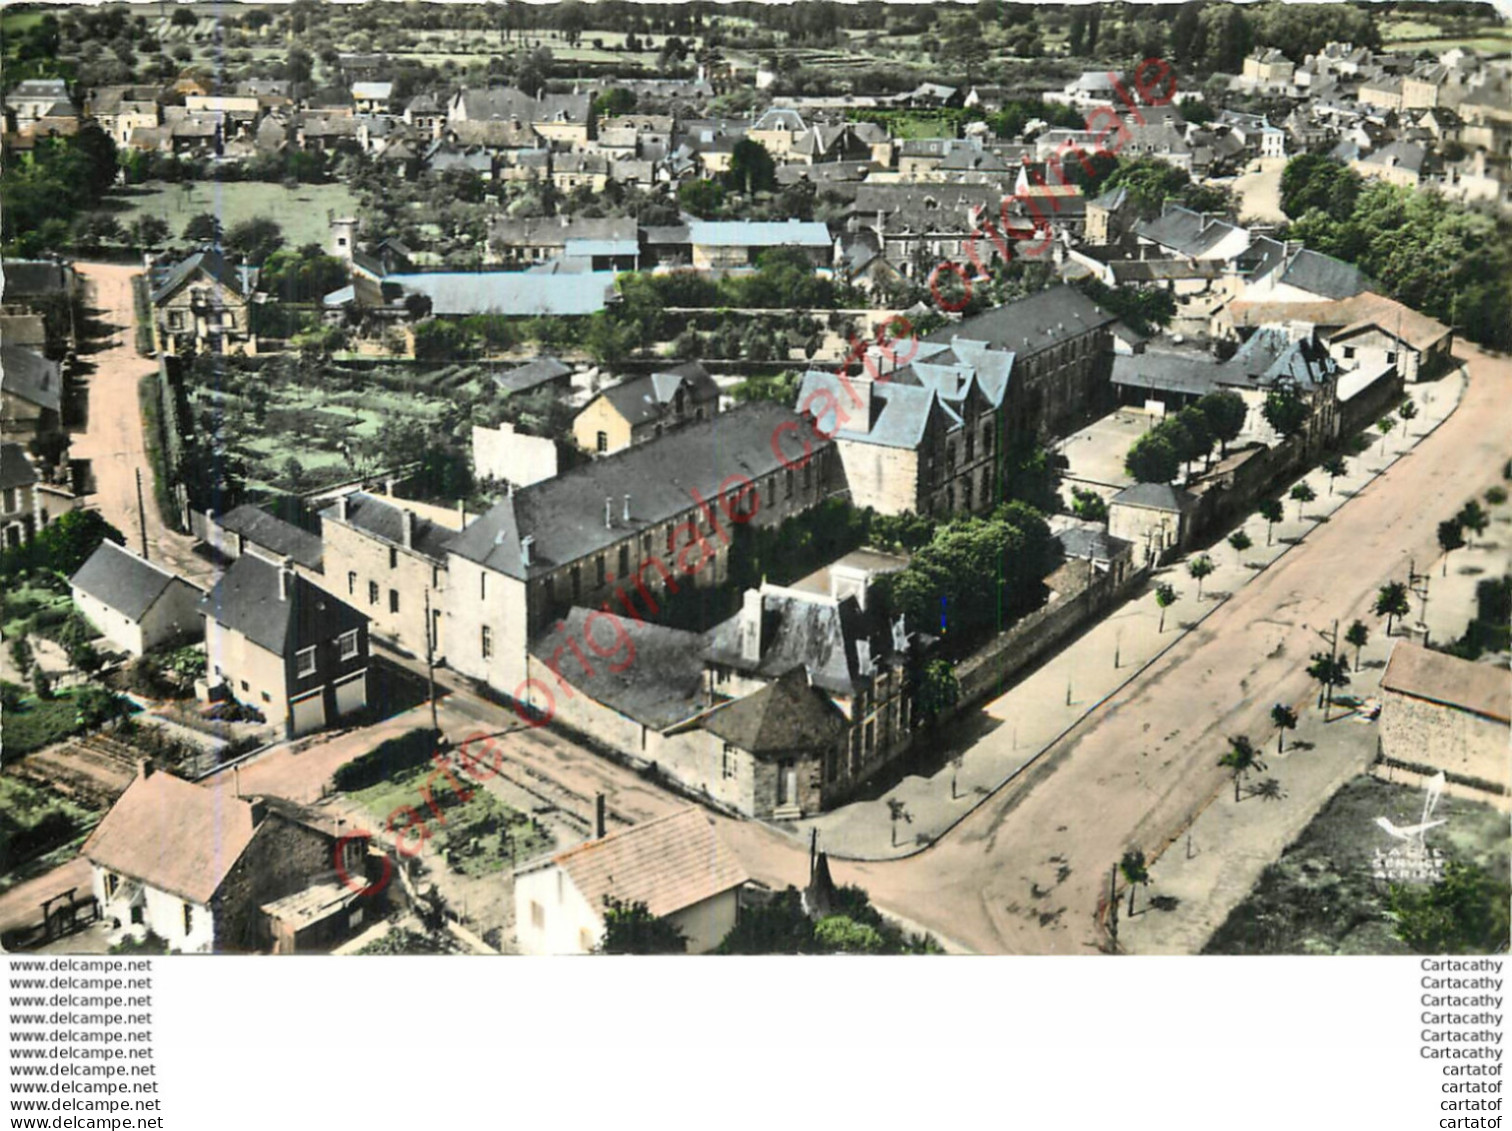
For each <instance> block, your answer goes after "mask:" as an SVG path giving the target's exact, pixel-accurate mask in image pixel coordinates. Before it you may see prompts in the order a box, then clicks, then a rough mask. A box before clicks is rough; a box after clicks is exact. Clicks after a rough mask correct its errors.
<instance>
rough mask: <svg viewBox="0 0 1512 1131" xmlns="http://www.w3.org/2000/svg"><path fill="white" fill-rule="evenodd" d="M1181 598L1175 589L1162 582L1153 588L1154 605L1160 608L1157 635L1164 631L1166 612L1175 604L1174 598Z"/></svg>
mask: <svg viewBox="0 0 1512 1131" xmlns="http://www.w3.org/2000/svg"><path fill="white" fill-rule="evenodd" d="M1179 596H1181V594H1179V593H1177V592H1176V590H1175V588H1174V587H1172V586H1171V585H1168V584H1167V583H1166V582H1164V581H1162V582H1160V583H1159V584H1157V585H1156V586H1155V604H1156V605H1158V606H1159V607H1160V627H1159V628H1158V629H1157V630H1156V631H1157V633H1160V632H1164V631H1165V615H1166V610H1167V609H1169V608H1170V607H1171V606H1172V605H1174V604H1175V603H1176V598H1177V597H1179Z"/></svg>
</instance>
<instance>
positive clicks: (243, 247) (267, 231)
mask: <svg viewBox="0 0 1512 1131" xmlns="http://www.w3.org/2000/svg"><path fill="white" fill-rule="evenodd" d="M282 243H283V229H282V228H281V227H279V226H278V224H277V223H276V222H275V221H273V220H269V219H268V218H267V217H266V216H253V217H251V218H250V219H247V220H242V221H241V222H240V223H237V224H233V225H232V226H231V228H230V230H229V231H228V232H227V233H226V249H227V250H228V251H231V252H234V253H235V254H237V255H240V256H241V257H242V258H243V259H245V260H246V261H247V262H248V263H250V264H251V265H252V266H253V267H261V266H262V264H263V261H264V260H266V259H267V258H268V256H270V255H272V254H273V252H274V251H276V250H277V249H278V247H279V246H280V245H281V244H282Z"/></svg>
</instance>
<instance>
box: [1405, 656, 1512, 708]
mask: <svg viewBox="0 0 1512 1131" xmlns="http://www.w3.org/2000/svg"><path fill="white" fill-rule="evenodd" d="M1381 687H1382V688H1384V689H1385V690H1387V691H1395V692H1397V693H1398V694H1401V695H1411V696H1412V697H1413V698H1415V699H1426V700H1428V701H1429V702H1431V703H1438V704H1440V705H1441V706H1444V707H1453V708H1455V709H1457V710H1461V711H1469V712H1470V713H1471V714H1475V715H1481V716H1483V717H1485V718H1488V719H1493V720H1495V721H1496V722H1501V723H1505V722H1507V721H1508V720H1509V719H1512V680H1509V679H1508V675H1507V669H1506V668H1505V667H1502V666H1500V665H1497V664H1477V663H1472V662H1471V661H1470V660H1462V659H1460V658H1459V657H1458V656H1451V655H1449V654H1448V653H1446V652H1435V651H1433V650H1432V649H1431V648H1424V647H1422V646H1421V645H1419V644H1414V643H1413V642H1412V641H1410V640H1398V641H1397V642H1396V644H1395V645H1393V646H1392V649H1391V659H1390V660H1389V661H1388V662H1387V664H1386V671H1385V673H1384V674H1382V676H1381Z"/></svg>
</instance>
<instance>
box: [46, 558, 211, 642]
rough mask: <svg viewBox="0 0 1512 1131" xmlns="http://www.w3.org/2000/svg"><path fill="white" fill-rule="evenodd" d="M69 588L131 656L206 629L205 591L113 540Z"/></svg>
mask: <svg viewBox="0 0 1512 1131" xmlns="http://www.w3.org/2000/svg"><path fill="white" fill-rule="evenodd" d="M69 586H70V587H71V589H72V591H73V601H74V604H75V605H76V606H77V607H78V609H79V611H80V612H81V613H83V614H84V615H85V616H86V617H88V618H89V621H90V623H91V624H93V625H94V626H95V627H96V628H98V629H99V630H100V631H101V632H102V633H104V635H105V639H106V640H108V641H110V643H111V644H113V645H114V646H115V647H117V648H119V649H121V650H122V651H124V652H129V653H131V655H133V656H141V655H144V654H146V653H147V652H153V651H156V650H157V649H159V648H166V647H169V646H171V645H178V644H183V643H187V642H189V641H194V640H198V639H199V638H200V635H201V633H202V632H203V631H204V623H203V621H202V620H201V618H200V613H199V604H200V601H201V600H202V599H203V598H204V596H205V594H204V592H203V591H202V590H200V589H199V588H198V587H197V586H194V585H191V584H190V583H189V582H187V581H185V580H184V579H183V578H182V577H179V576H178V575H177V574H175V573H174V572H173V571H172V570H167V569H164V568H163V567H162V566H160V565H157V564H156V563H154V562H150V561H148V560H147V559H146V558H142V557H138V556H137V555H136V554H133V553H132V552H131V551H130V550H127V549H125V548H124V547H122V546H117V545H116V544H115V543H114V542H111V541H108V540H107V541H104V542H101V543H100V546H99V548H98V549H97V550H95V552H94V553H93V554H91V555H90V556H89V560H88V561H86V562H85V563H84V564H83V565H82V566H80V567H79V571H78V572H77V573H75V574H74V575H73V577H72V578H70V579H69Z"/></svg>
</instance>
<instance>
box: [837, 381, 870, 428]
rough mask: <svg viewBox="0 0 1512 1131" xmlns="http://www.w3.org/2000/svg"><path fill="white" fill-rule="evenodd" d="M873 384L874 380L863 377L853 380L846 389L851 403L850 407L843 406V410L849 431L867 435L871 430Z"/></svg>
mask: <svg viewBox="0 0 1512 1131" xmlns="http://www.w3.org/2000/svg"><path fill="white" fill-rule="evenodd" d="M872 385H873V382H871V381H868V380H865V379H864V378H861V379H856V380H853V381H851V383H850V387H849V388H848V389H847V390H846V392H847V393H849V394H850V402H851V403H850V407H849V408H843V409H842V410H841V411H842V412H844V413H845V414H846V420H845V429H846V431H847V432H858V433H860V434H861V435H863V436H865V435H866V434H867V433H869V432H870V431H871V426H872ZM836 423H839V422H838V421H837V422H836Z"/></svg>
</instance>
